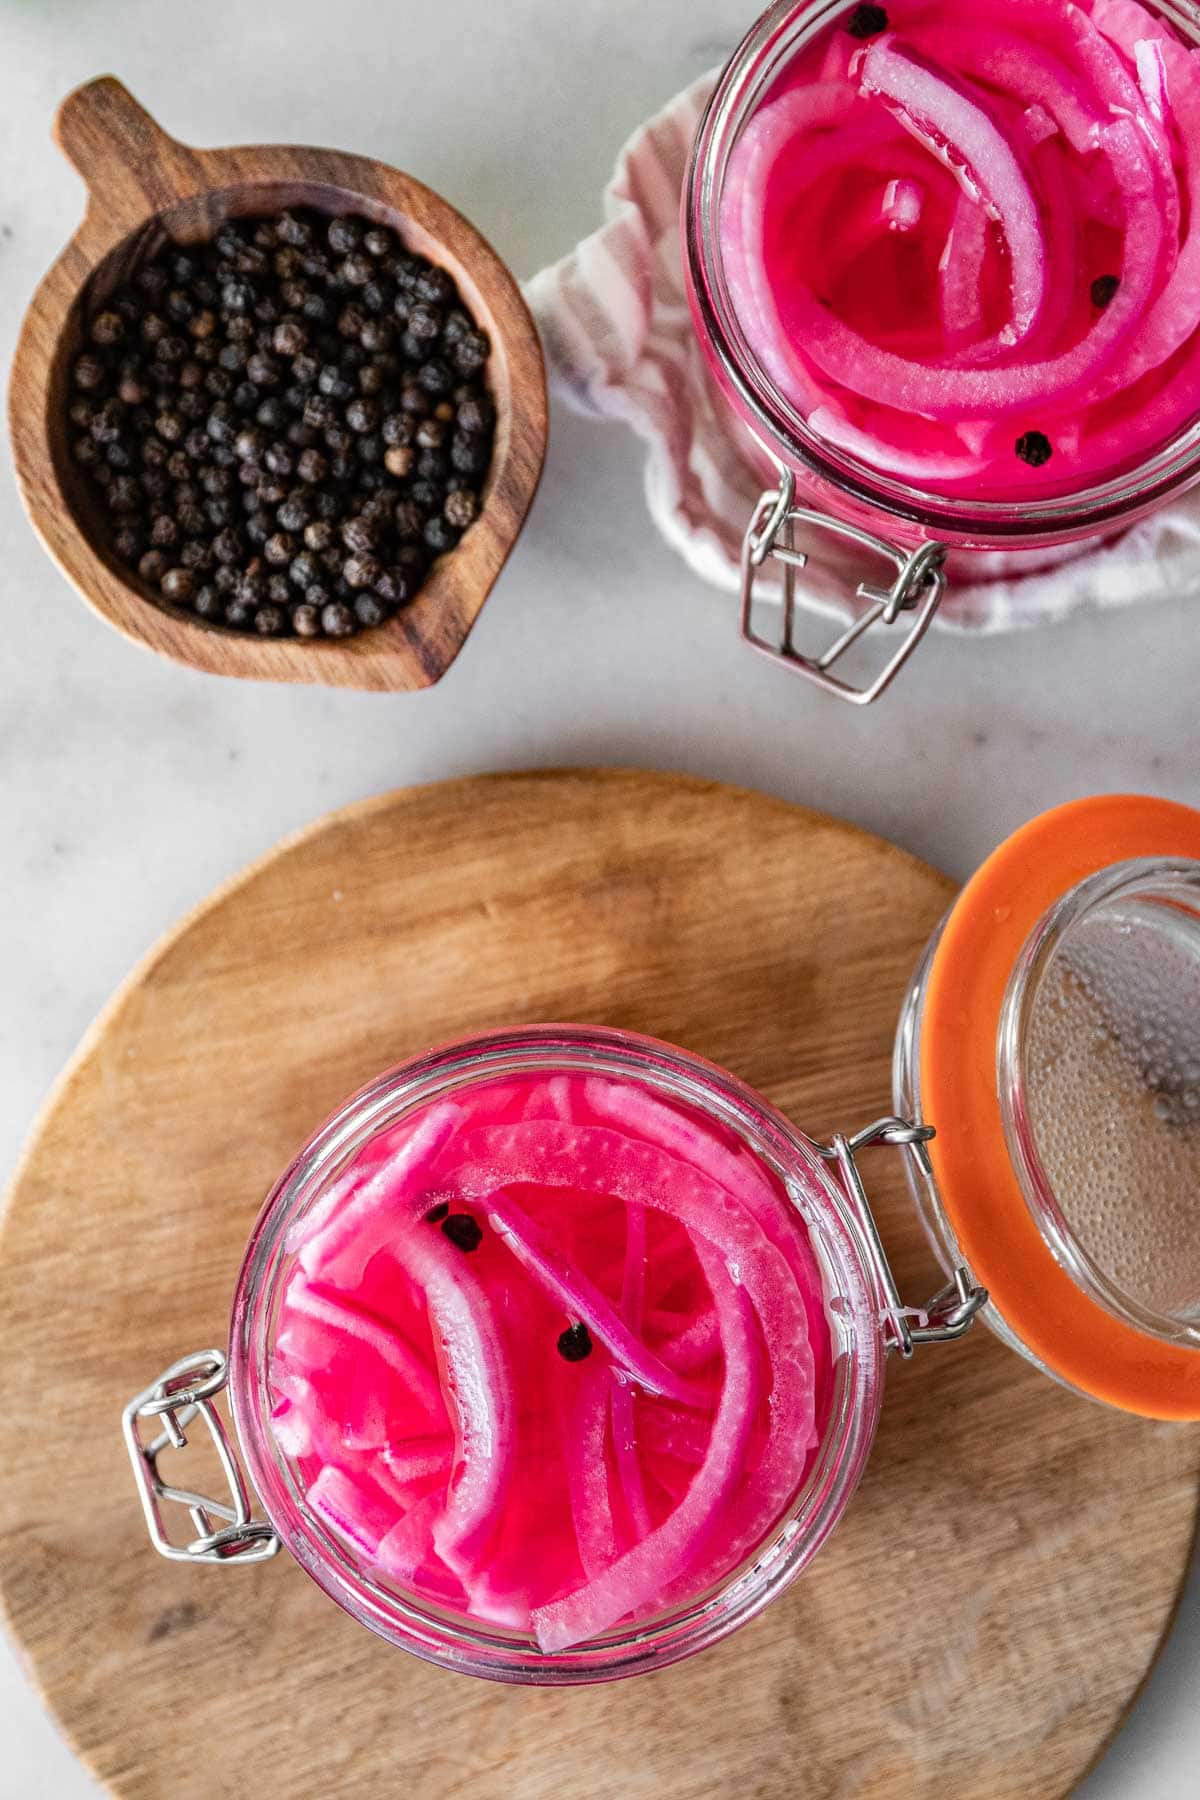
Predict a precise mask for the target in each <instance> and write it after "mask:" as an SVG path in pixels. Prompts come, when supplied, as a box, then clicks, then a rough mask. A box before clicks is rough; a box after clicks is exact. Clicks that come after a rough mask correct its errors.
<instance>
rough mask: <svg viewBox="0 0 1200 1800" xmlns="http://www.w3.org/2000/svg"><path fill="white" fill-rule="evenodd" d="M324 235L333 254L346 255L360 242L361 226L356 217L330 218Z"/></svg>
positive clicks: (361, 235)
mask: <svg viewBox="0 0 1200 1800" xmlns="http://www.w3.org/2000/svg"><path fill="white" fill-rule="evenodd" d="M325 236H326V241H327V243H328V245H329V248H330V249H331V250H332V251H333V253H334V255H335V256H348V255H349V254H350V252H351V251H352V250H357V249H358V246H359V245H360V244H361V243H362V237H363V234H362V226H361V225H360V224H359V223H358V221H357V219H331V220H330V221H329V229H328V230H327V232H326V234H325Z"/></svg>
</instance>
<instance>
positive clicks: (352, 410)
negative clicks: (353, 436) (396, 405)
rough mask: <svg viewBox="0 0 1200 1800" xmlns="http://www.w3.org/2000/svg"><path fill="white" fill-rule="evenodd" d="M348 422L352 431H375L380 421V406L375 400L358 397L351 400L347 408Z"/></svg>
mask: <svg viewBox="0 0 1200 1800" xmlns="http://www.w3.org/2000/svg"><path fill="white" fill-rule="evenodd" d="M346 423H347V425H348V426H349V427H350V429H351V431H357V432H368V431H374V429H375V427H376V425H377V424H378V423H379V408H378V407H377V406H376V405H375V402H374V401H373V400H367V399H363V398H361V397H360V398H358V399H356V400H351V402H350V404H349V406H348V407H347V408H346Z"/></svg>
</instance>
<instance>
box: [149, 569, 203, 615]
mask: <svg viewBox="0 0 1200 1800" xmlns="http://www.w3.org/2000/svg"><path fill="white" fill-rule="evenodd" d="M158 585H159V590H160V592H161V594H162V597H163V599H164V600H170V601H172V602H173V603H174V604H176V605H180V606H182V605H185V604H186V603H187V601H189V600H190V599H191V597H192V595H193V593H194V592H195V589H196V579H195V576H194V575H193V574H192V572H191V570H190V569H180V568H174V569H166V570H165V571H164V572H163V576H162V579H161V581H160V582H159V584H158Z"/></svg>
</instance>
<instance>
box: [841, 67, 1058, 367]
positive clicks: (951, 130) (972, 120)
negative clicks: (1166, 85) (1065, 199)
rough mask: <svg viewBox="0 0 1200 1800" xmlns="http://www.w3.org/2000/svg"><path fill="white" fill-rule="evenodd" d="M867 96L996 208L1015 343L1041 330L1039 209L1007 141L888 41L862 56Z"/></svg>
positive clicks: (961, 96)
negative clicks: (1036, 326) (1038, 326)
mask: <svg viewBox="0 0 1200 1800" xmlns="http://www.w3.org/2000/svg"><path fill="white" fill-rule="evenodd" d="M859 81H860V84H861V87H862V90H863V92H864V93H867V94H877V95H878V96H879V98H880V99H881V100H882V101H883V102H884V103H885V104H886V105H887V106H888V107H889V108H890V109H891V110H892V111H893V112H894V113H895V115H896V117H897V118H898V119H899V121H900V123H901V124H902V125H904V126H905V128H906V129H907V130H908V131H910V132H911V133H912V134H913V136H914V137H916V138H917V139H918V140H919V141H920V142H921V143H924V144H926V145H928V147H929V149H930V150H931V151H932V152H933V154H934V155H935V156H938V157H940V158H942V159H944V160H946V161H948V162H949V163H950V166H951V167H952V168H953V169H954V170H955V172H956V173H957V174H958V176H959V179H960V181H962V182H963V184H964V185H965V186H966V187H967V188H968V190H970V191H973V192H974V193H975V194H976V195H977V196H978V197H979V198H980V199H981V200H982V201H984V202H985V203H986V204H987V205H988V206H989V207H991V208H994V210H995V212H996V215H997V217H998V219H999V221H1000V225H1001V229H1002V231H1003V233H1004V237H1005V241H1006V242H1007V244H1008V254H1009V274H1010V281H1011V286H1012V335H1011V340H1010V341H1012V342H1014V343H1015V342H1017V341H1018V340H1019V339H1020V338H1022V337H1025V336H1026V335H1027V334H1028V333H1029V331H1030V330H1031V329H1032V327H1033V325H1034V324H1035V323H1036V321H1037V319H1038V317H1039V315H1040V313H1041V310H1042V306H1043V304H1044V303H1045V298H1046V243H1045V238H1044V236H1043V233H1042V226H1041V221H1040V219H1039V217H1038V208H1037V201H1036V200H1035V199H1034V197H1033V193H1032V191H1031V190H1030V186H1029V182H1028V181H1027V179H1026V176H1025V171H1024V170H1023V169H1022V167H1021V165H1020V163H1019V162H1018V161H1017V158H1016V156H1015V155H1014V153H1013V150H1012V148H1011V146H1010V145H1009V144H1008V142H1007V141H1006V139H1005V137H1004V135H1003V133H1002V132H1001V131H1000V130H999V128H998V127H997V126H996V125H995V124H994V123H993V121H992V120H991V119H990V118H989V117H988V115H987V113H986V112H985V111H984V110H983V108H982V107H981V106H979V105H977V104H976V103H975V102H974V101H973V100H972V99H971V98H969V97H968V95H966V94H965V93H963V92H962V91H961V90H960V89H957V88H954V87H952V86H951V85H950V83H949V82H947V81H945V80H943V79H942V78H941V77H940V76H939V75H937V74H935V73H934V71H933V70H932V69H927V68H925V67H924V66H923V65H922V64H921V63H919V62H916V61H915V60H914V59H913V58H912V57H911V56H909V55H906V54H905V53H904V52H903V51H902V50H898V49H896V48H895V46H894V44H893V42H892V41H891V40H890V39H889V38H880V39H878V40H877V41H876V42H874V43H872V44H871V45H870V47H869V48H868V49H867V50H866V51H865V52H864V54H863V58H862V62H861V64H860V68H859Z"/></svg>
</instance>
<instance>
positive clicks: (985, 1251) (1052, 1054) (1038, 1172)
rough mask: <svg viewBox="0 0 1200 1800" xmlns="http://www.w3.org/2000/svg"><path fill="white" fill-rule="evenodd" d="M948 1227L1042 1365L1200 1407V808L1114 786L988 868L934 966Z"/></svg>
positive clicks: (1113, 1391)
mask: <svg viewBox="0 0 1200 1800" xmlns="http://www.w3.org/2000/svg"><path fill="white" fill-rule="evenodd" d="M919 1054H920V1085H921V1097H922V1110H923V1111H924V1113H925V1115H926V1116H927V1117H929V1118H932V1119H935V1120H936V1121H937V1124H938V1127H939V1130H938V1135H937V1138H936V1139H935V1140H934V1141H933V1142H932V1143H931V1144H930V1147H929V1153H930V1159H931V1162H932V1165H933V1168H934V1171H935V1174H936V1176H937V1179H938V1183H939V1186H940V1189H941V1200H942V1205H943V1207H944V1209H945V1215H946V1219H947V1222H948V1224H949V1226H950V1228H951V1230H952V1232H953V1234H954V1238H955V1241H956V1243H957V1244H958V1246H959V1248H960V1250H961V1252H962V1254H963V1256H964V1257H965V1259H966V1261H967V1262H968V1264H969V1266H970V1268H971V1270H972V1272H973V1274H974V1276H975V1278H976V1279H977V1280H979V1281H980V1282H982V1283H983V1284H984V1285H985V1286H986V1287H987V1288H988V1290H989V1292H990V1294H991V1297H992V1302H993V1304H994V1306H995V1308H996V1310H997V1312H998V1314H999V1315H1000V1316H1001V1317H1002V1318H1003V1319H1004V1320H1005V1322H1006V1324H1007V1325H1008V1327H1009V1328H1010V1329H1011V1330H1012V1332H1013V1333H1014V1334H1015V1336H1016V1337H1017V1338H1018V1339H1019V1340H1020V1341H1021V1343H1022V1344H1023V1345H1024V1346H1025V1347H1027V1349H1028V1351H1029V1352H1030V1353H1031V1354H1032V1355H1033V1357H1034V1358H1035V1360H1036V1361H1038V1362H1040V1363H1041V1364H1042V1365H1043V1366H1044V1367H1045V1368H1047V1369H1048V1370H1049V1371H1050V1372H1051V1373H1053V1374H1055V1375H1057V1376H1058V1377H1059V1378H1060V1379H1062V1380H1064V1381H1066V1382H1068V1383H1069V1384H1070V1385H1071V1386H1073V1387H1075V1388H1078V1389H1080V1390H1081V1391H1083V1392H1084V1393H1087V1394H1089V1395H1091V1396H1093V1397H1094V1398H1096V1399H1099V1400H1104V1401H1107V1402H1109V1403H1110V1404H1113V1405H1116V1406H1120V1407H1124V1408H1125V1409H1127V1410H1130V1411H1133V1412H1138V1413H1142V1414H1145V1415H1148V1416H1151V1417H1158V1418H1166V1419H1195V1418H1200V1235H1198V1234H1197V1232H1196V1230H1195V1224H1194V1217H1195V1194H1196V1187H1197V1183H1196V1175H1197V1174H1198V1173H1200V813H1197V812H1194V811H1193V810H1192V809H1190V808H1188V807H1184V806H1179V805H1175V804H1173V803H1171V802H1168V801H1164V800H1157V799H1149V798H1145V797H1139V796H1132V795H1104V796H1100V797H1097V798H1094V799H1090V800H1083V801H1077V802H1073V803H1071V804H1069V805H1067V806H1063V807H1059V808H1057V809H1056V810H1054V811H1052V812H1049V813H1046V814H1044V815H1042V817H1040V818H1038V819H1035V820H1033V821H1032V822H1031V823H1030V824H1029V825H1027V826H1025V827H1024V828H1023V829H1022V830H1021V831H1018V832H1017V833H1016V834H1015V835H1014V836H1013V837H1011V838H1009V839H1008V840H1007V841H1006V842H1005V843H1004V844H1002V845H1001V846H1000V848H999V849H998V850H997V851H995V852H994V854H993V855H992V856H991V857H990V858H989V859H988V861H987V862H986V863H984V865H983V867H982V868H981V869H980V870H979V871H978V873H977V874H976V875H975V876H974V877H973V879H972V880H971V881H970V882H969V883H968V884H967V886H966V888H965V889H964V890H963V893H962V895H961V896H960V898H959V900H958V902H957V903H956V905H955V906H954V908H953V909H952V911H951V913H950V915H949V917H948V919H947V921H946V924H945V928H944V930H943V932H942V934H941V938H940V941H939V943H938V945H937V948H936V950H935V951H934V954H933V957H932V961H931V964H930V968H929V975H928V981H927V986H926V991H925V997H924V1009H923V1015H922V1022H921V1041H920V1052H919Z"/></svg>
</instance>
